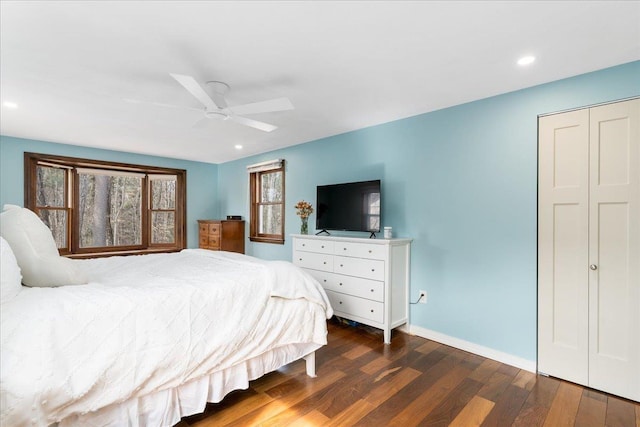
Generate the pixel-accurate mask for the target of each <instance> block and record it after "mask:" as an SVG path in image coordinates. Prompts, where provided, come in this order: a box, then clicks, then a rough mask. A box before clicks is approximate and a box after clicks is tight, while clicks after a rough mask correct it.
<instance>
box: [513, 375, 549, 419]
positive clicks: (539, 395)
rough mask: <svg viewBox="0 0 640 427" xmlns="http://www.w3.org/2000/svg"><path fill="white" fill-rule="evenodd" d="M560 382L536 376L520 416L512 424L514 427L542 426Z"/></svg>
mask: <svg viewBox="0 0 640 427" xmlns="http://www.w3.org/2000/svg"><path fill="white" fill-rule="evenodd" d="M559 386H560V381H558V380H556V379H552V378H549V377H544V376H540V375H538V378H537V380H536V384H535V385H534V386H533V388H532V389H531V392H530V393H529V397H528V398H527V400H526V401H525V403H524V405H523V407H522V409H521V410H520V414H518V416H517V417H516V419H515V420H514V422H513V425H514V426H515V427H539V426H542V425H543V424H544V420H545V418H547V414H548V413H549V409H550V408H551V404H552V403H553V399H554V398H555V395H556V392H557V390H558V387H559Z"/></svg>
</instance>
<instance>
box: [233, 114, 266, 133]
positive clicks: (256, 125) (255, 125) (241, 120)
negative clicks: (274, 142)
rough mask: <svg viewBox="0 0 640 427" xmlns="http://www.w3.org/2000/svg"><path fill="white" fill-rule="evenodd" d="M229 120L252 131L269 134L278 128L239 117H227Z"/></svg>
mask: <svg viewBox="0 0 640 427" xmlns="http://www.w3.org/2000/svg"><path fill="white" fill-rule="evenodd" d="M229 120H231V121H233V122H236V123H239V124H241V125H245V126H250V127H252V128H254V129H259V130H261V131H264V132H271V131H272V130H276V129H278V126H274V125H270V124H269V123H264V122H259V121H257V120H252V119H248V118H246V117H240V116H229Z"/></svg>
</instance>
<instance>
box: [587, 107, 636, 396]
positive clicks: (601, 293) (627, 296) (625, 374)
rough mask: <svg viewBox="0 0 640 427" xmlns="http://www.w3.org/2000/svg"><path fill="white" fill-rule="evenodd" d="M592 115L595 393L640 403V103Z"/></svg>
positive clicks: (591, 329)
mask: <svg viewBox="0 0 640 427" xmlns="http://www.w3.org/2000/svg"><path fill="white" fill-rule="evenodd" d="M590 114H591V120H590V122H591V128H590V158H591V163H590V169H591V171H590V202H589V222H590V227H589V229H590V242H589V246H590V248H589V264H590V267H591V269H590V270H589V296H590V303H589V319H590V320H589V386H591V387H594V388H597V389H601V390H606V391H608V392H611V393H613V394H617V395H620V396H624V397H628V398H631V399H634V400H640V100H633V101H626V102H620V103H615V104H609V105H603V106H600V107H595V108H592V109H591V110H590Z"/></svg>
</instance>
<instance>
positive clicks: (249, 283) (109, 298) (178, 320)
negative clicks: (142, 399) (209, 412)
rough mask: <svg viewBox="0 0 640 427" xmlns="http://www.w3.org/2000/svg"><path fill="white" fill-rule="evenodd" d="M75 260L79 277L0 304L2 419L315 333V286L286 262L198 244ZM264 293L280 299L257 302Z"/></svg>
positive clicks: (321, 313)
mask: <svg viewBox="0 0 640 427" xmlns="http://www.w3.org/2000/svg"><path fill="white" fill-rule="evenodd" d="M76 262H77V264H78V265H79V266H80V267H81V268H82V269H83V270H85V271H86V273H87V274H88V275H89V277H90V280H91V282H90V284H88V285H82V286H65V287H61V288H25V289H24V290H23V291H22V292H21V293H20V294H19V295H18V296H17V297H16V298H15V299H13V300H11V301H9V302H7V303H5V304H3V305H2V314H1V329H0V338H1V346H0V348H1V365H0V367H1V369H0V399H1V401H0V405H1V407H2V409H1V416H0V424H2V425H7V426H19V425H42V426H44V425H49V424H52V423H55V422H59V421H61V420H63V419H65V418H67V417H73V416H76V415H78V414H82V413H86V412H91V411H96V410H98V409H100V408H103V407H105V406H108V405H112V404H117V403H119V402H124V401H126V400H128V399H130V398H132V397H136V396H145V395H148V394H151V393H154V392H157V391H159V390H166V389H170V388H173V387H176V386H178V385H180V384H184V383H186V382H188V381H190V380H192V379H196V378H199V377H202V376H204V375H208V374H210V373H212V372H214V371H217V370H221V369H225V368H227V367H230V366H233V365H234V364H236V363H238V362H240V361H243V360H246V359H249V358H251V357H255V356H258V355H261V354H263V353H265V352H267V351H269V350H270V349H273V348H276V347H279V346H285V345H287V344H291V343H301V342H308V343H317V344H320V345H323V344H326V319H327V318H330V317H331V315H332V311H331V306H330V305H329V302H328V300H327V298H326V295H325V293H324V291H323V290H322V288H321V287H320V285H319V284H318V283H317V282H316V281H315V280H314V279H313V278H311V276H309V275H308V274H306V273H304V272H303V271H302V270H300V269H298V268H296V267H295V266H293V265H292V264H291V263H288V262H284V261H270V262H269V261H259V260H257V259H255V258H251V257H246V256H244V255H239V254H232V253H226V252H212V251H205V250H199V249H188V250H184V251H182V252H180V253H173V254H158V255H142V256H129V257H111V258H101V259H93V260H82V261H76ZM274 300H277V301H276V302H277V304H279V305H277V306H278V307H283V308H278V309H277V310H274V309H273V308H272V309H267V307H269V304H271V305H273V303H272V301H274ZM283 300H294V302H295V304H294V303H292V305H296V304H298V305H297V307H298V310H297V314H296V315H295V316H294V315H293V314H290V313H289V312H288V311H287V308H286V307H287V304H283V303H282V301H283ZM301 300H306V301H307V302H308V309H306V310H302V312H303V314H302V316H303V317H304V318H300V317H301V315H300V312H301V310H300V309H299V304H300V302H301Z"/></svg>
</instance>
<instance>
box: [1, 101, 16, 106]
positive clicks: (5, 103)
mask: <svg viewBox="0 0 640 427" xmlns="http://www.w3.org/2000/svg"><path fill="white" fill-rule="evenodd" d="M2 105H4V106H5V107H7V108H18V104H16V103H15V102H9V101H5V102H3V103H2Z"/></svg>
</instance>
